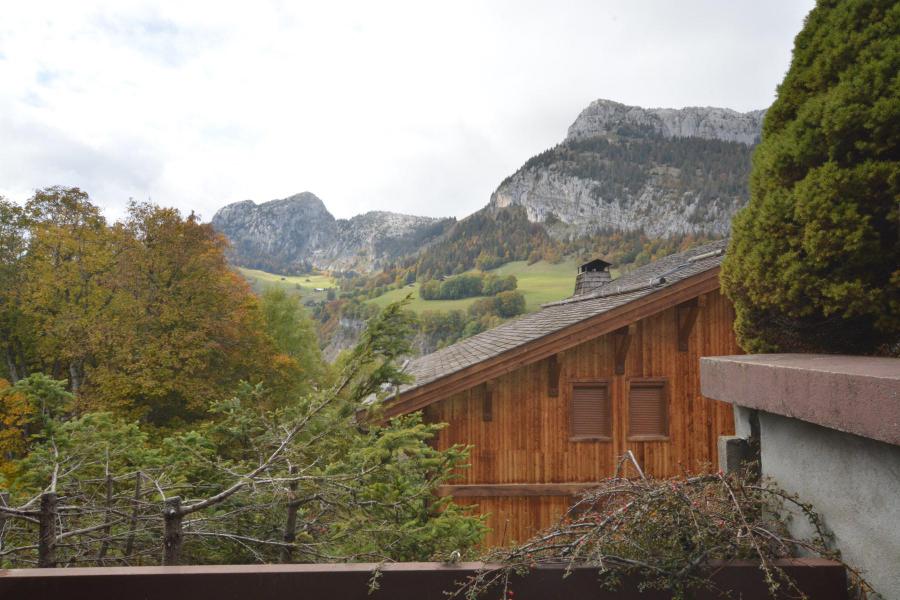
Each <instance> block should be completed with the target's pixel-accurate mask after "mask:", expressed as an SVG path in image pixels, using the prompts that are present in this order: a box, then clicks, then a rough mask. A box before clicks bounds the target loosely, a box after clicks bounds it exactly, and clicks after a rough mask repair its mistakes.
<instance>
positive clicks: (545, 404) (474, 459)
mask: <svg viewBox="0 0 900 600" xmlns="http://www.w3.org/2000/svg"><path fill="white" fill-rule="evenodd" d="M698 300H699V301H698V304H699V308H698V309H697V313H696V314H697V318H696V321H695V323H694V325H693V328H692V329H691V330H690V334H689V336H688V337H687V342H688V343H687V350H686V351H679V349H678V328H679V321H678V320H679V318H680V319H682V321H681V322H682V323H683V322H684V321H683V320H684V315H685V309H684V308H682V309H680V310H679V309H678V308H677V307H674V306H673V307H671V308H669V309H666V310H664V311H662V312H660V313H657V314H655V315H653V316H651V317H648V318H646V319H643V320H642V321H639V322H638V323H636V324H635V325H634V326H632V331H631V334H632V338H631V343H630V345H629V348H628V353H627V355H626V357H625V369H624V371H625V372H624V373H623V374H616V373H615V362H616V361H615V344H616V340H615V337H616V336H615V334H608V335H604V336H602V337H598V338H595V339H593V340H590V341H588V342H584V343H582V344H580V345H578V346H575V347H573V348H571V349H569V350H565V351H563V352H561V353H560V354H558V355H557V362H558V365H559V393H558V395H557V396H556V397H551V396H550V395H549V393H548V388H549V387H550V385H549V383H550V376H549V375H550V373H551V372H552V368H551V365H550V362H551V359H548V360H544V361H540V362H537V363H534V364H531V365H527V366H525V367H522V368H520V369H518V370H515V371H513V372H511V373H508V374H506V375H504V376H501V377H499V378H497V379H496V380H494V381H492V382H490V383H489V384H487V385H479V386H476V387H474V388H472V389H470V390H467V391H464V392H460V393H457V394H454V395H453V396H450V397H449V398H447V399H445V400H441V401H439V402H436V403H434V404H431V405H430V406H428V407H427V408H426V409H425V415H426V418H427V420H429V421H432V422H435V421H437V422H446V423H448V424H449V426H448V427H447V428H446V429H444V430H443V431H442V432H441V433H440V436H439V438H438V439H437V445H438V447H440V448H447V447H449V446H451V445H453V444H466V445H472V446H474V448H473V450H472V453H471V461H470V462H471V467H470V468H468V469H466V470H464V471H462V472H461V473H460V474H461V478H460V479H459V480H457V481H456V482H454V483H456V484H514V483H518V484H534V483H540V484H544V483H572V482H592V481H598V480H600V479H602V478H605V477H609V476H611V475H613V473H614V471H615V466H616V462H617V458H618V457H620V456H622V455H623V454H624V453H625V451H626V450H631V451H632V452H633V453H634V454H635V456H636V458H637V460H638V462H639V464H640V465H641V466H642V468H643V469H644V471H645V472H647V473H648V474H651V475H653V476H656V477H668V476H673V475H678V474H681V473H685V472H698V471H701V470H703V469H705V468H707V467H708V466H710V465H711V464H713V463H715V460H716V444H717V439H718V436H720V435H728V434H733V432H734V422H733V418H732V411H731V407H730V405H727V404H723V403H720V402H717V401H714V400H710V399H707V398H704V397H703V396H701V395H700V376H699V368H700V361H699V358H700V357H701V356H715V355H726V354H739V353H740V349H739V348H738V346H737V344H736V341H735V336H734V331H733V328H732V324H733V322H734V314H733V311H732V307H731V305H730V303H729V302H728V300H727V299H726V298H724V297H723V296H722V295H721V294H720V293H719V291H714V292H711V293H708V294H705V295H703V296H701V297H700V298H699V299H698ZM636 377H664V378H667V379H668V385H669V439H668V440H666V441H629V440H627V436H626V433H627V430H626V427H627V415H628V405H627V398H626V396H625V394H626V393H627V392H626V386H627V382H628V381H629V380H630V378H636ZM575 379H579V380H584V379H606V380H608V381H609V384H610V387H609V393H610V398H611V407H612V419H613V436H612V440H611V441H570V440H569V410H568V405H569V402H570V396H571V381H572V380H575ZM488 386H491V388H492V390H493V391H492V393H491V398H492V401H491V405H490V411H489V412H490V414H489V418H490V420H485V417H486V416H488V415H485V406H484V398H485V394H486V393H487V391H486V390H487V388H488ZM457 502H459V503H461V504H477V505H478V506H479V507H480V508H479V510H480V511H481V512H483V513H489V514H490V517H489V525H490V526H491V528H492V530H493V531H492V533H491V534H490V535H489V538H488V540H487V545H488V546H495V545H503V544H508V543H510V542H511V541H513V540H515V541H522V540H525V539H527V538H528V537H530V536H531V535H532V534H534V533H535V532H536V531H538V530H540V529H542V528H545V527H548V526H549V525H551V524H552V523H553V522H554V520H555V519H556V518H558V517H559V516H560V515H561V514H562V513H563V512H564V511H565V510H566V509H567V508H568V506H569V505H570V503H571V498H570V497H569V496H565V495H556V496H539V497H510V496H506V497H489V496H484V497H466V498H462V497H457Z"/></svg>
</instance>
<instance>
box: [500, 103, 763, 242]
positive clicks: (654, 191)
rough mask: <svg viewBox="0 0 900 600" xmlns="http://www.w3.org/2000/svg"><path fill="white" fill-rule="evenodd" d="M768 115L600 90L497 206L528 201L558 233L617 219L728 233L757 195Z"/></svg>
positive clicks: (641, 225) (531, 211)
mask: <svg viewBox="0 0 900 600" xmlns="http://www.w3.org/2000/svg"><path fill="white" fill-rule="evenodd" d="M764 115H765V111H762V110H758V111H752V112H748V113H739V112H736V111H733V110H729V109H725V108H711V107H707V108H696V107H692V108H683V109H669V108H657V109H644V108H640V107H636V106H626V105H624V104H619V103H617V102H612V101H610V100H596V101H594V102H592V103H591V105H590V106H588V107H587V108H586V109H584V110H583V111H582V112H581V114H580V115H578V118H577V119H575V122H574V123H572V125H571V126H570V127H569V131H568V135H567V136H566V138H565V139H564V140H563V141H562V142H561V143H560V144H558V145H557V146H555V147H554V148H551V149H549V150H547V151H545V152H543V153H541V154H539V155H537V156H535V157H533V158H531V159H530V160H528V161H527V162H526V163H525V164H524V165H523V166H522V167H521V168H520V169H519V170H518V171H516V172H515V173H514V174H512V175H511V176H509V177H507V178H506V179H505V180H504V181H503V182H502V183H501V184H500V186H499V187H498V188H497V190H496V191H495V192H494V194H493V195H492V196H491V200H490V203H489V207H490V208H492V209H494V210H496V209H501V208H505V207H510V206H521V207H524V208H525V211H526V214H527V216H528V220H529V221H531V222H533V223H544V224H545V226H546V227H547V230H548V232H549V233H550V234H551V236H553V237H555V238H561V237H569V238H570V237H577V236H581V235H589V234H592V233H597V232H600V231H607V230H610V229H614V230H620V231H634V230H642V231H644V232H645V233H647V234H648V235H650V236H652V237H663V236H667V235H674V234H713V235H725V234H727V232H728V229H729V227H730V224H731V218H732V216H733V215H734V213H735V212H737V211H738V210H739V209H740V208H741V207H742V206H743V205H744V204H745V203H746V202H747V199H748V197H749V192H748V188H747V180H748V176H749V172H750V156H751V153H752V149H753V146H754V145H755V144H756V142H757V141H758V140H759V135H760V131H761V127H762V119H763V116H764Z"/></svg>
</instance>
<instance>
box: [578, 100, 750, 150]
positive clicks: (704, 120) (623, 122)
mask: <svg viewBox="0 0 900 600" xmlns="http://www.w3.org/2000/svg"><path fill="white" fill-rule="evenodd" d="M765 113H766V111H765V110H754V111H750V112H746V113H741V112H738V111H736V110H731V109H730V108H716V107H711V106H707V107H699V106H690V107H686V108H641V107H639V106H628V105H626V104H621V103H619V102H613V101H612V100H604V99H600V100H595V101H593V102H591V104H590V105H589V106H588V107H587V108H585V109H584V110H583V111H581V114H580V115H578V118H577V119H575V122H574V123H572V125H571V126H570V127H569V132H568V135H567V136H566V140H567V141H568V140H580V139H585V138H591V137H596V136H605V135H608V134H614V133H617V132H618V131H619V130H621V129H623V128H624V129H627V130H630V131H635V130H637V131H647V132H650V133H654V134H657V135H662V136H664V137H668V138H671V137H697V138H704V139H710V140H722V141H726V142H740V143H742V144H746V145H748V146H750V145H753V144H756V143H757V142H758V141H759V134H760V131H761V129H762V120H763V117H764V116H765Z"/></svg>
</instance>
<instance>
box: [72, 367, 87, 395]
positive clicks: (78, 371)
mask: <svg viewBox="0 0 900 600" xmlns="http://www.w3.org/2000/svg"><path fill="white" fill-rule="evenodd" d="M82 371H83V369H82V368H81V365H80V364H78V362H76V361H72V362H71V363H69V386H70V387H71V389H72V393H73V394H76V395H77V394H78V390H80V389H81V384H82V380H83V379H84V377H83V373H82Z"/></svg>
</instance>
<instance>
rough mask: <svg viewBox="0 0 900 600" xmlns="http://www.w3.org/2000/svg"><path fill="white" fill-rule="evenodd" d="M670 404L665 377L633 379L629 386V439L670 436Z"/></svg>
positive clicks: (650, 438) (652, 438) (651, 438)
mask: <svg viewBox="0 0 900 600" xmlns="http://www.w3.org/2000/svg"><path fill="white" fill-rule="evenodd" d="M668 404H669V402H668V392H667V386H666V380H665V379H632V380H631V382H630V383H629V386H628V439H630V440H658V439H665V438H667V437H669V407H668Z"/></svg>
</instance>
